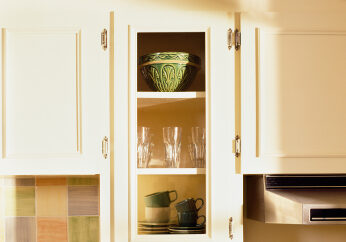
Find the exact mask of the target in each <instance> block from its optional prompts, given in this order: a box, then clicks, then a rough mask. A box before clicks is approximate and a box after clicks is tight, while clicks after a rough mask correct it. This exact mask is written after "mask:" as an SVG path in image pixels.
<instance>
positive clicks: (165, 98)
mask: <svg viewBox="0 0 346 242" xmlns="http://www.w3.org/2000/svg"><path fill="white" fill-rule="evenodd" d="M196 98H197V99H204V98H205V92H137V100H138V101H137V107H138V108H145V107H150V106H156V105H161V104H166V103H174V102H180V101H184V100H186V99H196Z"/></svg>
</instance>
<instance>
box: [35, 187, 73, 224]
mask: <svg viewBox="0 0 346 242" xmlns="http://www.w3.org/2000/svg"><path fill="white" fill-rule="evenodd" d="M36 202H37V216H41V217H66V216H67V186H39V187H36Z"/></svg>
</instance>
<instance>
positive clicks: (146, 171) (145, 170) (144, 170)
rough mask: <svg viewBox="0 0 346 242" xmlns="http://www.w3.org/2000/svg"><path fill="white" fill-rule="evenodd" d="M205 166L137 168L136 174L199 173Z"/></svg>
mask: <svg viewBox="0 0 346 242" xmlns="http://www.w3.org/2000/svg"><path fill="white" fill-rule="evenodd" d="M199 174H205V168H138V169H137V175H199Z"/></svg>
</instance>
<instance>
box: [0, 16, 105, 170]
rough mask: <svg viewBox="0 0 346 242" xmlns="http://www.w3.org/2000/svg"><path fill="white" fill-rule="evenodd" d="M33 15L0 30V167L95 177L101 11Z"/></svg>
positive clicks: (101, 115)
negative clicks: (81, 13)
mask: <svg viewBox="0 0 346 242" xmlns="http://www.w3.org/2000/svg"><path fill="white" fill-rule="evenodd" d="M36 17H37V16H34V15H30V14H28V15H27V16H24V17H23V22H21V21H18V23H15V24H12V25H11V24H9V25H7V26H3V28H2V29H1V37H2V38H1V62H2V65H1V77H2V80H1V81H2V86H1V88H2V92H1V93H2V106H1V108H2V116H1V123H2V129H1V133H2V139H1V168H0V170H1V172H2V173H15V174H20V173H23V174H27V173H35V174H37V173H41V171H42V172H43V173H45V174H50V173H54V174H66V173H71V174H75V173H76V172H77V173H90V172H96V173H97V172H98V171H99V170H100V167H101V166H100V165H101V164H103V163H105V162H106V161H105V160H104V158H103V156H102V148H101V144H102V139H103V138H104V137H105V136H108V114H107V113H108V107H109V104H108V66H107V65H108V50H103V48H102V47H101V45H100V34H101V31H102V30H103V28H106V27H107V25H108V17H107V14H105V13H104V14H103V16H99V15H97V14H96V15H95V16H94V17H93V18H94V19H93V20H92V21H91V20H90V19H91V17H88V18H87V17H86V16H84V17H83V16H80V15H78V14H76V15H75V17H72V16H69V15H67V14H60V17H59V16H52V17H47V16H43V17H42V16H41V17H42V19H43V20H44V21H40V22H36V21H35V20H37V19H38V18H36ZM38 17H40V16H38ZM42 19H41V20H42ZM95 19H96V20H97V21H95Z"/></svg>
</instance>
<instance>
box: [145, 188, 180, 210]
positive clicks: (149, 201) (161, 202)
mask: <svg viewBox="0 0 346 242" xmlns="http://www.w3.org/2000/svg"><path fill="white" fill-rule="evenodd" d="M170 193H175V198H174V199H171V198H170V196H169V194H170ZM177 198H178V193H177V191H176V190H172V191H165V192H156V193H153V194H149V195H146V196H145V197H144V203H145V206H146V207H154V208H157V207H169V206H170V205H171V203H172V202H174V201H175V200H177Z"/></svg>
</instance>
